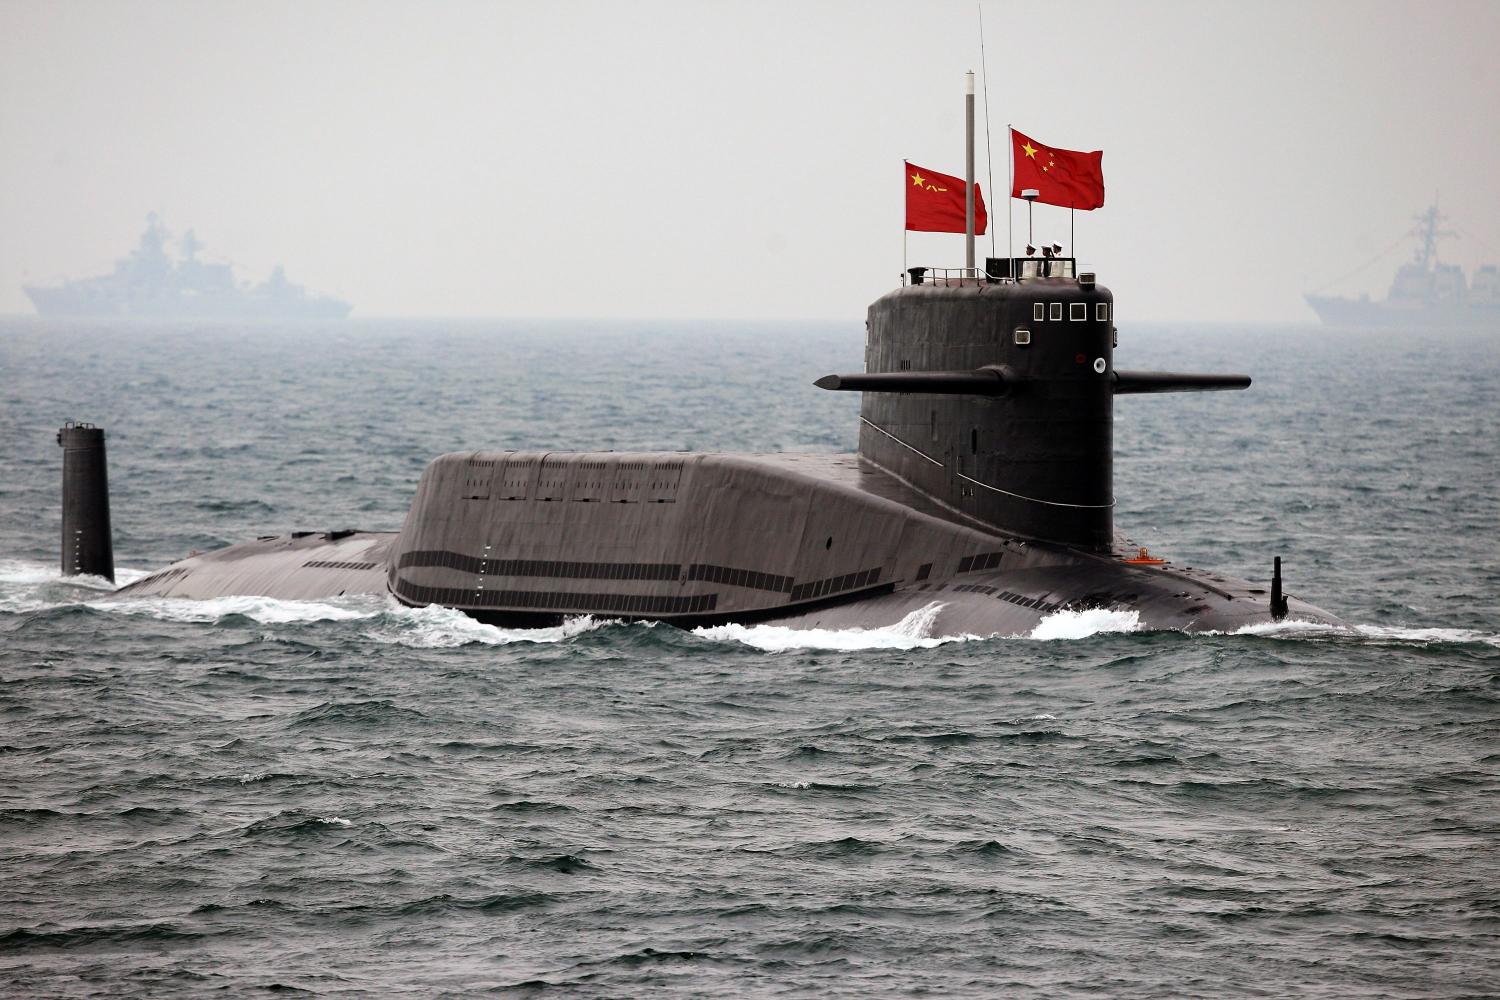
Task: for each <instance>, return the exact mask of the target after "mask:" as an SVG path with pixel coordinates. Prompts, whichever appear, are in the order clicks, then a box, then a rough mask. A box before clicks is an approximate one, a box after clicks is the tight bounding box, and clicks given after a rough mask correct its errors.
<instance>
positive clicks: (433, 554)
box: [396, 549, 879, 600]
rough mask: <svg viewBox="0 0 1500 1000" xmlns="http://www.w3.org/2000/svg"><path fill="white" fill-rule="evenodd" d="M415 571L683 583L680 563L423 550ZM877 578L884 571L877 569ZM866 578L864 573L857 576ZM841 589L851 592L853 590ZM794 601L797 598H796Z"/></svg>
mask: <svg viewBox="0 0 1500 1000" xmlns="http://www.w3.org/2000/svg"><path fill="white" fill-rule="evenodd" d="M410 567H436V568H440V569H451V570H456V571H458V572H460V573H474V574H476V575H478V574H481V573H482V574H483V575H485V576H491V577H496V576H513V577H520V576H532V577H541V578H544V579H546V578H551V579H561V580H677V579H679V578H681V577H682V566H681V564H680V563H602V562H570V561H566V560H560V559H486V558H483V557H480V556H466V555H464V554H462V553H460V552H449V551H446V550H443V549H422V550H416V551H413V552H406V553H403V554H402V556H401V558H400V559H398V560H397V561H396V569H397V570H403V569H407V568H410ZM874 572H876V573H877V574H878V573H879V570H875V571H874ZM851 575H858V576H863V574H851ZM687 579H688V580H690V581H695V580H703V581H706V582H708V583H722V584H727V585H729V586H732V587H745V588H748V589H750V590H764V591H767V592H769V593H773V594H790V593H793V592H794V583H795V581H794V580H793V579H792V578H791V577H789V576H778V575H777V574H775V573H762V572H760V571H759V570H753V569H738V568H736V567H733V566H715V565H712V564H710V563H693V564H691V565H689V566H688V568H687ZM838 589H848V588H847V587H844V588H838ZM793 599H794V600H795V599H797V598H795V597H794V598H793Z"/></svg>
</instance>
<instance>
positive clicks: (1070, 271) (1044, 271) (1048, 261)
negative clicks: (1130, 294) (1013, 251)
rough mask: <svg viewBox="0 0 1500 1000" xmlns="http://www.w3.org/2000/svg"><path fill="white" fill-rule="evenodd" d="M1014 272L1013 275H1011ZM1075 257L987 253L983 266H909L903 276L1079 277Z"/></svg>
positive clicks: (954, 279)
mask: <svg viewBox="0 0 1500 1000" xmlns="http://www.w3.org/2000/svg"><path fill="white" fill-rule="evenodd" d="M1012 276H1014V277H1012ZM1077 276H1078V258H1076V257H1012V258H1010V259H1006V258H1004V257H987V258H985V262H984V268H983V269H980V268H977V267H909V268H907V269H906V273H905V274H903V275H902V276H901V284H902V285H903V286H904V285H908V284H911V285H966V284H967V285H972V284H977V283H978V282H981V281H982V282H984V283H986V284H990V285H994V284H1000V283H1009V282H1012V281H1030V280H1034V279H1037V278H1076V277H1077Z"/></svg>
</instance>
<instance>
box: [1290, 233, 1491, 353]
mask: <svg viewBox="0 0 1500 1000" xmlns="http://www.w3.org/2000/svg"><path fill="white" fill-rule="evenodd" d="M1442 221H1443V216H1442V215H1441V214H1440V213H1439V212H1438V209H1437V206H1436V205H1433V206H1431V207H1429V208H1428V209H1427V211H1425V212H1423V213H1422V214H1421V215H1419V216H1417V218H1416V222H1417V225H1416V228H1415V229H1413V230H1412V231H1411V233H1409V234H1408V235H1410V236H1415V237H1416V239H1417V249H1416V252H1415V254H1414V255H1413V257H1412V259H1411V260H1410V261H1409V262H1407V263H1406V264H1403V265H1401V268H1400V270H1398V271H1397V272H1396V278H1395V280H1394V281H1392V282H1391V290H1390V292H1389V293H1388V294H1387V296H1386V298H1385V299H1384V300H1382V301H1379V302H1374V301H1371V299H1370V297H1369V296H1368V295H1364V296H1361V297H1359V298H1357V299H1350V298H1339V297H1334V296H1326V295H1313V294H1308V295H1307V296H1305V298H1306V299H1307V304H1308V305H1310V306H1312V308H1313V311H1314V312H1316V313H1317V314H1318V318H1319V319H1321V320H1322V321H1323V322H1324V323H1325V324H1327V325H1328V326H1345V327H1376V326H1382V327H1404V328H1406V329H1421V328H1424V327H1470V328H1475V329H1486V328H1492V327H1494V326H1496V325H1500V270H1497V269H1496V267H1495V265H1494V264H1486V265H1484V266H1483V267H1481V268H1479V270H1477V271H1475V272H1474V280H1473V281H1472V282H1469V281H1466V280H1465V278H1464V271H1463V268H1461V267H1459V266H1458V265H1457V264H1444V263H1443V262H1442V261H1440V260H1439V259H1438V252H1437V245H1438V241H1439V240H1440V239H1441V238H1442V237H1444V236H1449V235H1452V234H1451V233H1448V232H1446V231H1444V230H1442V229H1440V228H1438V227H1439V225H1440V223H1441V222H1442Z"/></svg>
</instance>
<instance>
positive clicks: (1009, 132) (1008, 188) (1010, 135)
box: [990, 122, 1016, 281]
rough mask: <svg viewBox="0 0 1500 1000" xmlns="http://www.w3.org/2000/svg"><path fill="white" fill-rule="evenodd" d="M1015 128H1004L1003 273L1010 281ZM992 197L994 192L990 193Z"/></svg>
mask: <svg viewBox="0 0 1500 1000" xmlns="http://www.w3.org/2000/svg"><path fill="white" fill-rule="evenodd" d="M1015 131H1016V130H1015V128H1014V126H1012V125H1010V124H1009V123H1008V122H1007V123H1006V126H1005V145H1006V151H1005V165H1006V168H1007V169H1006V173H1005V177H1006V180H1005V257H1006V261H1005V273H1007V274H1009V275H1010V280H1012V281H1015V280H1016V236H1015V228H1016V213H1015V204H1014V199H1012V198H1011V194H1012V193H1013V192H1014V191H1015V190H1016V137H1015ZM990 197H992V198H993V197H994V192H993V191H992V192H990Z"/></svg>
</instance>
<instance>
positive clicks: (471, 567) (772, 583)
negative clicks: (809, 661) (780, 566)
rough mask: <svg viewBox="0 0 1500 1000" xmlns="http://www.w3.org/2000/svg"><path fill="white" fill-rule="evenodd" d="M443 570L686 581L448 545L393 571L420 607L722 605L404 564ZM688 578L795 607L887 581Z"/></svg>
mask: <svg viewBox="0 0 1500 1000" xmlns="http://www.w3.org/2000/svg"><path fill="white" fill-rule="evenodd" d="M410 567H436V568H442V569H452V570H455V571H458V572H465V573H471V574H473V575H476V576H484V577H487V578H489V579H494V578H497V577H502V576H511V577H520V576H533V577H541V578H544V579H545V578H553V579H582V580H648V581H658V582H662V581H670V580H677V579H679V578H680V577H681V576H682V575H683V573H682V567H681V565H680V564H676V563H587V562H570V561H566V560H549V559H485V558H482V557H477V556H466V555H463V554H462V553H458V552H449V551H446V550H441V549H425V550H417V551H412V552H407V553H404V554H403V555H402V556H401V557H400V559H398V560H397V562H396V567H395V571H393V572H392V573H391V584H390V585H391V590H392V591H393V592H394V593H395V594H396V596H397V597H399V598H401V599H402V600H404V601H408V602H410V603H412V604H441V605H446V606H449V607H483V608H517V609H526V610H542V611H570V612H575V613H580V614H581V613H588V612H603V613H611V614H637V615H702V614H709V613H711V612H713V611H714V610H715V609H716V608H717V606H718V600H719V595H718V594H698V595H688V596H676V595H658V594H611V593H573V592H569V591H544V590H486V589H484V586H483V585H482V584H480V585H477V586H475V587H474V588H472V589H469V588H461V587H431V586H426V585H423V584H417V583H412V582H410V581H408V580H406V579H404V578H403V577H402V576H401V575H400V572H399V571H400V570H401V569H406V568H410ZM685 575H686V579H687V580H692V581H700V580H701V581H705V582H709V583H721V584H728V585H730V586H735V587H745V588H749V589H753V590H760V591H765V592H768V593H773V594H785V595H787V601H788V603H789V604H804V603H807V602H809V601H820V600H823V599H825V598H829V597H838V596H840V595H846V594H850V593H851V592H857V591H865V590H869V589H870V588H872V587H875V586H877V585H878V584H879V583H880V567H878V566H876V567H873V568H871V569H867V570H862V571H861V572H858V573H845V574H843V575H841V576H831V577H827V578H825V579H822V580H813V581H810V582H808V583H802V584H798V583H796V582H795V581H794V580H793V579H792V578H791V577H788V576H778V575H776V574H774V573H762V572H759V571H758V570H747V569H736V568H734V567H730V566H715V565H711V564H708V563H693V564H691V565H689V566H688V567H687V572H686V574H685Z"/></svg>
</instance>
